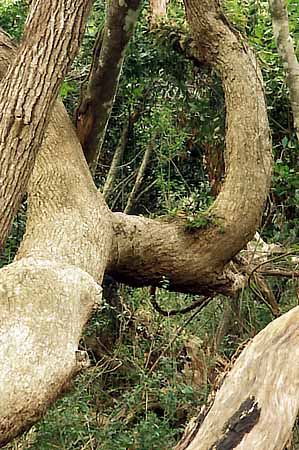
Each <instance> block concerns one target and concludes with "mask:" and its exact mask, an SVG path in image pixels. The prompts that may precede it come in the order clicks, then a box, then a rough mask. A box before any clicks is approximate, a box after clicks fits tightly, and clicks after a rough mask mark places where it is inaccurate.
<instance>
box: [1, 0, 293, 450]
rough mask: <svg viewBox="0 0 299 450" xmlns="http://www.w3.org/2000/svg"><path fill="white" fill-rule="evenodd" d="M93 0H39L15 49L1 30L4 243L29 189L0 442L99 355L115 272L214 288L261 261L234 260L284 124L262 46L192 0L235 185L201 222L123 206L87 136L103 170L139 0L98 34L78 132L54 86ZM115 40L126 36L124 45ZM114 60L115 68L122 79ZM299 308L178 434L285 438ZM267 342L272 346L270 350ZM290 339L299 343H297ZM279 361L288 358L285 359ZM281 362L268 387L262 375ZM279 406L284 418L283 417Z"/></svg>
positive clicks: (9, 310)
mask: <svg viewBox="0 0 299 450" xmlns="http://www.w3.org/2000/svg"><path fill="white" fill-rule="evenodd" d="M90 3H91V2H90V1H87V0H75V1H69V0H53V1H52V2H41V1H40V0H34V1H33V2H32V4H31V9H30V14H29V16H28V20H27V24H26V28H25V33H24V37H23V40H22V42H21V45H20V47H19V48H18V49H15V48H14V46H13V44H12V43H11V41H10V40H9V38H8V37H7V36H6V35H5V34H4V33H1V34H0V75H1V77H3V79H2V82H1V85H0V89H1V94H2V95H1V100H0V146H1V167H0V180H1V183H0V192H1V216H0V236H1V244H2V246H3V244H4V242H5V239H6V237H7V234H8V232H9V229H10V226H11V223H12V220H13V217H14V215H15V213H16V210H17V208H18V205H19V203H20V200H21V197H22V195H23V194H24V192H25V191H27V193H28V218H27V225H26V233H25V236H24V238H23V240H22V243H21V245H20V248H19V251H18V254H17V256H16V259H15V261H14V262H13V263H12V264H10V265H8V266H6V267H4V268H3V269H1V271H0V282H1V284H0V286H1V291H0V299H1V300H0V301H1V322H0V342H1V345H0V406H1V407H0V443H1V445H4V444H5V443H6V442H8V441H10V440H11V439H12V438H13V437H14V436H16V435H18V434H19V433H21V432H22V431H24V430H26V429H28V428H29V427H30V426H31V425H32V424H33V423H34V422H35V421H36V420H38V419H39V418H40V417H41V415H42V414H43V413H44V411H45V409H46V408H47V407H48V405H49V404H50V403H51V402H52V401H53V400H54V399H55V398H56V397H57V395H59V394H60V393H61V392H62V391H63V389H64V387H65V386H66V385H67V383H68V381H69V379H70V378H71V377H72V376H73V375H74V374H75V373H76V372H77V371H78V370H80V369H81V368H82V367H83V366H84V364H85V359H84V354H83V353H81V352H80V351H78V341H79V339H80V335H81V333H82V329H83V327H84V324H85V323H86V320H87V319H88V317H89V316H90V314H91V313H92V310H93V308H94V307H95V306H96V305H97V304H98V303H99V302H100V301H101V287H100V286H101V283H102V280H103V276H104V273H105V272H106V273H108V274H110V275H112V276H113V277H114V278H115V279H116V280H118V281H122V282H125V283H128V284H130V285H133V286H145V285H152V286H157V285H159V284H160V282H161V281H162V280H165V279H167V280H168V287H169V288H170V289H172V290H176V291H178V292H189V293H197V294H204V295H209V296H212V295H214V294H215V293H219V292H221V293H225V294H233V293H235V292H237V291H238V289H240V288H242V287H244V285H245V284H246V282H247V280H248V277H249V271H250V270H251V269H250V270H249V269H248V268H246V266H240V267H238V268H236V265H235V264H232V262H231V261H232V259H233V258H234V257H235V255H236V254H237V253H238V252H239V251H240V250H241V249H242V248H243V247H244V246H245V245H246V243H247V242H248V241H249V240H250V239H251V238H252V237H253V235H254V233H255V231H256V229H257V227H258V226H259V223H260V218H261V214H262V211H263V206H264V203H265V199H266V196H267V193H268V189H269V185H270V178H271V170H272V155H271V141H270V137H269V136H270V132H269V126H268V120H267V111H266V105H265V100H264V93H263V83H262V77H261V74H260V71H259V67H258V62H257V60H256V58H255V56H254V53H253V52H252V51H251V50H250V48H249V47H248V46H247V45H246V42H245V41H244V40H243V38H242V37H241V36H240V35H239V33H238V32H237V31H235V30H234V29H233V28H232V27H231V26H230V25H229V24H228V23H227V21H226V20H225V18H224V16H223V14H222V12H221V10H220V7H219V5H218V2H217V1H215V0H210V1H208V0H203V1H201V2H198V1H196V0H185V7H186V16H187V20H188V22H189V25H190V29H191V32H192V36H193V42H192V51H193V52H194V54H195V57H196V58H197V59H198V60H200V61H202V62H203V63H204V64H209V65H211V66H212V67H213V68H214V69H215V70H216V71H217V72H218V74H219V75H220V77H221V79H222V84H223V90H224V94H225V103H226V159H225V164H226V173H225V180H224V183H223V186H222V189H221V191H220V193H219V195H218V197H217V198H216V200H215V202H214V203H213V205H212V206H211V207H210V209H209V211H208V212H207V213H206V216H205V217H206V226H205V227H202V228H201V227H198V228H196V227H195V228H193V229H192V230H191V231H190V230H189V229H188V228H187V227H186V223H185V222H184V221H180V220H179V221H162V220H151V219H147V218H144V217H137V216H128V215H126V214H122V213H112V212H111V211H110V210H109V208H108V207H107V204H106V203H105V200H104V198H103V196H102V194H101V193H100V192H98V191H97V189H96V187H95V185H94V183H93V180H92V177H91V173H90V170H89V167H88V165H87V163H86V159H85V157H84V154H83V151H82V145H83V147H84V150H85V153H86V155H88V154H89V155H92V156H91V157H90V159H89V162H90V166H91V169H92V170H93V168H94V161H96V159H97V150H95V149H97V148H98V147H97V145H96V144H97V143H99V142H100V141H101V139H102V133H103V130H105V126H106V125H105V124H106V122H105V121H106V120H107V118H108V117H109V113H110V112H109V108H111V105H112V102H113V98H114V95H115V90H116V87H117V82H118V77H119V74H120V70H121V64H122V60H123V57H124V50H125V48H126V45H127V42H128V39H129V37H130V35H131V33H132V30H133V28H134V23H135V22H136V19H137V16H138V11H139V3H137V2H133V1H132V3H126V2H118V3H117V2H113V0H111V3H109V5H108V8H111V9H110V12H111V14H110V16H109V14H108V18H109V17H110V22H109V20H108V21H107V23H106V28H105V29H104V35H103V36H104V37H103V40H102V42H100V41H101V39H100V38H99V39H98V40H97V42H98V44H99V47H95V59H94V62H93V68H92V71H91V75H90V82H89V85H88V87H87V92H86V97H85V98H83V100H82V103H81V105H79V108H78V111H77V132H76V130H75V128H74V126H73V125H72V122H71V120H70V118H69V117H68V115H67V113H66V111H65V108H64V106H63V105H62V103H61V102H60V101H59V100H56V101H55V99H56V97H57V93H58V89H59V86H60V84H61V82H62V80H63V77H64V75H65V74H66V72H67V70H68V68H69V66H70V63H71V61H72V60H73V58H74V56H75V53H76V52H77V50H78V48H79V44H80V40H81V36H82V32H83V29H84V24H85V22H86V18H87V16H88V12H89V9H90ZM112 13H113V14H112ZM112 19H118V20H112ZM117 27H120V28H117ZM118 32H122V33H123V32H124V34H123V35H122V39H121V42H117V43H116V41H109V36H110V37H111V36H114V37H117V36H120V34H118ZM110 44H111V46H112V49H113V48H114V50H115V52H113V51H112V49H111V53H110V56H111V58H109V45H110ZM103 54H104V56H103ZM101 55H102V56H101ZM96 58H98V59H96ZM107 61H108V62H107ZM105 64H109V66H110V69H111V74H113V77H114V78H113V80H112V81H113V82H112V83H110V84H109V83H108V81H109V80H108V79H106V77H109V76H110V72H109V71H106V72H105V71H104V66H105ZM99 80H101V83H103V84H105V83H107V84H105V85H106V86H108V87H107V92H105V96H103V100H102V103H99V102H98V99H97V98H96V94H97V93H98V92H100V91H99V89H100V85H99V84H98V83H99ZM110 81H111V80H110ZM106 94H108V97H106ZM107 98H108V100H107ZM80 108H81V109H80ZM100 110H101V111H102V113H101V114H102V115H100V116H99V113H98V112H99V111H100ZM103 117H104V118H105V120H103ZM98 127H101V130H100V128H98ZM99 130H100V131H99ZM80 142H81V143H80ZM95 143H96V144H95ZM81 144H82V145H81ZM86 148H89V149H90V148H91V149H92V151H91V152H89V151H86ZM87 159H88V158H87ZM203 301H206V300H203ZM297 314H298V310H297V309H295V310H293V311H291V312H290V313H289V314H288V315H286V316H284V317H283V318H280V319H278V321H274V322H273V324H272V325H270V326H269V328H267V329H265V330H264V331H263V332H262V333H263V334H261V335H258V336H257V337H256V339H254V340H253V342H252V344H251V345H250V346H249V347H248V348H247V349H246V350H245V352H244V353H243V354H242V355H241V357H240V359H239V360H238V362H237V364H236V366H235V368H234V369H233V371H232V372H231V374H230V375H229V376H228V377H227V379H226V381H225V383H224V385H223V387H222V389H221V390H220V391H219V394H218V397H216V401H215V404H214V406H213V408H212V409H211V410H210V412H209V414H208V415H207V417H206V419H205V421H204V422H203V424H202V427H200V428H199V426H198V424H196V426H195V427H194V428H193V429H192V430H191V431H190V429H189V430H187V433H186V436H185V437H184V439H183V441H182V442H181V443H180V444H178V448H190V449H191V448H194V449H195V448H202V449H204V448H219V449H220V448H240V449H241V448H243V449H245V448H246V449H252V448H256V449H258V448H261V449H262V448H266V447H267V448H273V449H279V448H283V445H284V443H285V442H286V439H287V437H288V434H289V432H290V429H291V427H292V424H293V422H294V420H295V417H296V413H297V411H298V400H297V399H298V398H299V396H298V395H297V390H296V386H295V385H294V384H293V381H294V380H293V375H290V376H289V374H288V372H287V367H288V363H289V359H290V358H295V359H296V361H299V358H297V357H296V351H297V350H296V348H299V347H298V343H297V342H296V339H298V338H297V333H296V332H294V327H295V323H296V319H297ZM265 345H266V346H267V347H269V349H271V351H269V352H268V355H267V358H266V359H264V360H263V361H264V362H263V365H262V364H261V361H262V352H263V351H264V346H265ZM287 346H288V348H291V349H294V353H292V352H290V351H289V352H286V353H285V352H284V349H285V347H287ZM287 354H288V356H287ZM276 355H279V356H281V355H284V356H283V358H276ZM274 363H276V364H277V365H279V367H278V368H277V367H276V369H277V370H276V369H275V370H274V371H272V368H273V365H274ZM283 367H285V369H283ZM293 367H294V371H295V369H296V370H297V366H296V365H293ZM283 370H284V371H283ZM272 372H273V378H271V379H270V378H269V382H270V383H271V387H273V389H272V390H271V391H269V389H267V387H266V386H265V385H263V384H262V381H264V380H265V378H263V377H264V376H265V373H266V375H269V374H270V373H272ZM294 373H295V372H294ZM282 374H283V376H282ZM282 380H283V381H282ZM281 382H283V383H284V382H285V384H286V385H287V386H288V389H286V390H282V389H280V394H279V395H280V397H279V401H280V405H284V404H287V405H288V410H287V420H283V421H281V414H280V413H279V411H277V408H276V410H275V406H274V405H276V406H277V404H276V403H275V402H276V399H277V395H278V390H279V387H280V383H281ZM243 386H245V389H243ZM269 411H271V413H272V411H273V415H275V418H273V416H272V415H271V420H270V419H269ZM244 418H245V419H244ZM242 421H243V422H242ZM279 421H281V422H279ZM240 423H241V425H240ZM244 423H245V425H244V426H243V427H242V424H244ZM279 423H281V424H282V425H281V426H278V424H279ZM270 425H271V426H270ZM234 427H235V428H234ZM267 427H269V431H265V430H266V429H267ZM198 428H199V431H198ZM274 430H275V433H274ZM197 431H198V434H197V435H196V433H197ZM274 435H275V436H274ZM228 445H230V447H228Z"/></svg>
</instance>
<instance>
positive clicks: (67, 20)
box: [0, 0, 91, 248]
mask: <svg viewBox="0 0 299 450" xmlns="http://www.w3.org/2000/svg"><path fill="white" fill-rule="evenodd" d="M90 5H91V0H80V1H79V0H76V1H72V0H53V1H51V2H48V3H47V4H46V3H43V2H40V1H38V0H35V1H33V3H32V5H31V10H30V14H29V16H28V19H27V22H26V26H25V32H24V37H23V40H22V43H21V45H20V47H19V49H18V51H17V53H16V56H15V58H14V61H13V62H12V64H11V66H10V68H9V70H8V72H7V73H6V75H5V77H4V79H3V80H2V82H1V84H0V91H1V98H0V248H1V247H3V244H4V243H5V240H6V238H7V235H8V233H9V231H10V228H11V225H12V222H13V219H14V216H15V214H16V212H17V209H18V207H19V204H20V202H21V199H22V196H23V194H24V193H25V189H26V185H27V182H28V178H29V175H30V173H31V171H32V169H33V166H34V161H35V157H36V154H37V152H38V149H39V146H40V144H41V141H42V138H43V135H44V131H45V128H46V124H47V121H48V117H49V112H50V111H51V108H52V106H53V103H54V101H55V99H56V97H57V94H58V91H59V87H60V85H61V83H62V80H63V77H64V75H65V74H66V72H67V70H68V68H69V67H70V64H71V62H72V60H73V58H74V57H75V55H76V53H77V51H78V49H79V44H80V41H81V38H82V33H83V31H84V26H85V22H86V19H87V16H88V12H89V9H90ZM45 24H47V26H45ZM16 174H17V175H16Z"/></svg>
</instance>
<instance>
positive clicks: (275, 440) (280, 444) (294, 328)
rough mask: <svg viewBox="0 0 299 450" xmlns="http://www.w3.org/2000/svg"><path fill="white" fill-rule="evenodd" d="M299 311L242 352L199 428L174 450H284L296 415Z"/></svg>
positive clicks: (298, 405) (276, 322) (277, 322)
mask: <svg viewBox="0 0 299 450" xmlns="http://www.w3.org/2000/svg"><path fill="white" fill-rule="evenodd" d="M298 320H299V307H296V308H294V309H292V310H291V311H289V312H288V313H286V314H284V315H283V316H282V317H280V318H278V319H276V320H274V321H273V322H272V323H271V324H270V325H268V326H267V327H266V328H265V329H264V330H263V331H261V332H260V333H259V334H258V335H257V336H256V337H255V338H254V339H253V341H252V342H251V343H250V344H249V345H248V346H247V347H246V348H245V350H243V352H242V353H241V355H240V357H239V358H238V360H237V362H236V363H235V364H234V367H233V368H232V370H231V372H230V373H229V374H228V375H227V376H226V378H225V379H224V382H223V384H222V386H221V388H220V390H219V391H218V392H217V394H216V397H215V401H214V403H213V406H212V407H211V409H209V411H208V414H207V416H206V417H205V419H204V421H203V422H202V424H201V425H200V423H199V422H196V421H193V426H192V425H191V426H190V427H189V430H188V431H187V433H186V434H185V435H184V437H183V439H182V440H181V442H180V443H179V444H178V445H177V446H176V447H175V450H198V449H200V450H210V449H214V448H215V449H218V450H222V449H223V450H224V449H235V450H253V449H254V450H265V449H269V450H283V449H284V448H285V445H286V443H287V441H288V439H289V437H290V435H291V432H292V427H293V425H294V422H295V419H296V417H297V414H298V409H299V396H298V381H297V380H298V371H299V334H298Z"/></svg>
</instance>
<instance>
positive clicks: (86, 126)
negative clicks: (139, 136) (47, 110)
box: [76, 0, 141, 174]
mask: <svg viewBox="0 0 299 450" xmlns="http://www.w3.org/2000/svg"><path fill="white" fill-rule="evenodd" d="M140 6H141V0H127V1H126V2H125V1H118V0H111V1H110V2H109V6H108V16H107V21H106V25H105V27H104V30H103V31H102V33H103V36H102V38H101V39H99V40H98V42H99V48H97V47H96V48H95V52H94V61H93V66H92V70H91V73H90V76H89V82H88V86H87V89H86V93H85V95H84V97H83V99H82V101H81V104H80V105H79V107H78V109H77V112H76V116H77V117H76V122H77V132H78V136H79V139H80V142H81V145H82V147H83V150H84V154H85V157H86V160H87V162H88V164H89V167H90V169H91V172H92V173H93V174H94V173H95V170H96V167H97V163H98V158H99V155H100V152H101V148H102V145H103V142H104V137H105V133H106V128H107V124H108V121H109V117H110V114H111V110H112V106H113V103H114V98H115V95H116V91H117V87H118V81H119V77H120V74H121V69H122V64H123V61H124V57H125V53H126V49H127V45H128V42H129V40H130V38H131V36H132V34H133V31H134V27H135V24H136V22H137V19H138V16H139V11H140Z"/></svg>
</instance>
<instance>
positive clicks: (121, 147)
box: [103, 122, 130, 201]
mask: <svg viewBox="0 0 299 450" xmlns="http://www.w3.org/2000/svg"><path fill="white" fill-rule="evenodd" d="M129 129H130V122H126V123H125V124H124V126H123V129H122V133H121V136H120V139H119V142H118V144H117V147H116V149H115V152H114V155H113V159H112V162H111V165H110V169H109V172H108V175H107V178H106V181H105V184H104V187H103V196H104V198H105V200H106V201H108V199H109V197H110V195H111V194H112V189H113V186H114V184H115V180H116V177H117V172H118V168H119V165H120V163H121V161H122V158H123V155H124V151H125V149H126V145H127V143H128V135H129Z"/></svg>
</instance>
